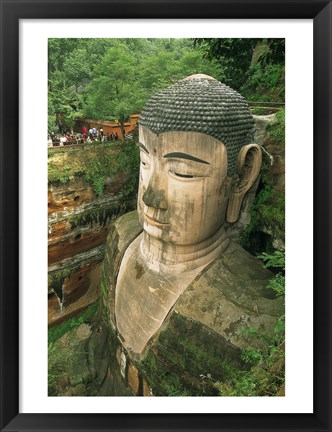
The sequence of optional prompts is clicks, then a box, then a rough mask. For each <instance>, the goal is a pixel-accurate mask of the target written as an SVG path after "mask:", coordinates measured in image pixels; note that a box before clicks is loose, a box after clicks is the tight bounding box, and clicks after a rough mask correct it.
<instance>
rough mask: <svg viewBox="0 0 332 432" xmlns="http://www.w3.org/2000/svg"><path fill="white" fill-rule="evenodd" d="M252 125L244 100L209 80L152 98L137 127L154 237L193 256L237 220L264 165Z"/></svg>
mask: <svg viewBox="0 0 332 432" xmlns="http://www.w3.org/2000/svg"><path fill="white" fill-rule="evenodd" d="M253 126H254V121H253V117H252V115H251V114H250V111H249V108H248V105H247V103H246V101H245V100H244V98H243V97H242V96H241V95H240V94H239V93H237V92H236V91H234V90H232V89H231V88H230V87H228V86H226V85H224V84H222V83H220V82H219V81H217V80H216V79H214V78H212V77H210V76H207V75H192V76H189V77H187V78H185V79H183V80H181V81H179V82H177V83H176V84H174V85H172V86H171V87H169V88H167V89H165V90H163V91H161V92H160V93H158V94H156V95H154V96H153V97H152V98H151V99H150V101H149V102H148V103H147V105H146V107H145V109H144V111H143V112H142V116H141V119H140V124H139V146H140V157H141V166H140V181H139V193H138V214H139V219H140V222H141V223H142V225H143V229H144V232H145V233H147V234H148V236H149V237H150V238H152V239H158V240H160V241H161V242H162V243H163V244H166V245H169V246H170V247H174V246H180V247H181V246H183V247H185V246H188V247H190V248H192V250H193V251H194V250H196V249H199V248H200V246H199V245H204V247H206V246H207V247H208V246H209V243H211V242H213V241H215V236H216V233H220V230H221V229H222V227H223V226H224V225H225V223H234V222H236V221H237V219H238V217H239V212H240V208H241V204H242V201H243V198H244V196H245V194H246V193H247V192H248V190H249V189H250V188H251V187H252V185H253V184H254V182H255V181H256V179H257V177H258V174H259V171H260V166H261V151H260V148H259V146H257V145H256V144H253V133H254V127H253Z"/></svg>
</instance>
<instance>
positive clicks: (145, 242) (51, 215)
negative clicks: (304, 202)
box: [47, 38, 286, 396]
mask: <svg viewBox="0 0 332 432" xmlns="http://www.w3.org/2000/svg"><path fill="white" fill-rule="evenodd" d="M47 140H48V141H47V145H48V317H49V323H48V324H49V329H48V353H49V356H48V360H49V369H48V394H49V396H284V395H285V388H286V386H285V307H284V306H285V39H268V38H266V39H264V38H255V39H250V38H245V39H244V38H238V39H213V38H210V39H203V38H197V39H172V38H169V39H158V38H155V39H153V38H149V39H143V38H136V39H134V38H127V39H99V38H94V39H91V38H90V39H78V38H77V39H75V38H71V39H68V38H56V39H49V40H48V136H47Z"/></svg>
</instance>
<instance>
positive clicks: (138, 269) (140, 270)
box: [135, 261, 145, 280]
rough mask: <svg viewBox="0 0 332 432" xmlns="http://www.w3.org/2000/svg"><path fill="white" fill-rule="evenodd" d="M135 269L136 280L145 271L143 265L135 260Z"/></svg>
mask: <svg viewBox="0 0 332 432" xmlns="http://www.w3.org/2000/svg"><path fill="white" fill-rule="evenodd" d="M135 270H136V280H139V279H141V277H142V276H143V275H144V273H145V270H144V268H143V266H142V265H141V264H140V263H139V262H137V261H136V263H135Z"/></svg>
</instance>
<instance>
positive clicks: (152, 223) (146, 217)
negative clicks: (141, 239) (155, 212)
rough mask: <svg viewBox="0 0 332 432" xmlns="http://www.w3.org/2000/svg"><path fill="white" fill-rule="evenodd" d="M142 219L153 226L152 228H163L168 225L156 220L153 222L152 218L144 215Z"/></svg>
mask: <svg viewBox="0 0 332 432" xmlns="http://www.w3.org/2000/svg"><path fill="white" fill-rule="evenodd" d="M144 218H145V220H146V221H147V222H148V223H149V224H150V225H154V226H156V227H162V226H165V225H169V224H168V223H165V222H159V221H157V220H155V219H152V218H151V217H149V216H148V215H147V214H146V213H144Z"/></svg>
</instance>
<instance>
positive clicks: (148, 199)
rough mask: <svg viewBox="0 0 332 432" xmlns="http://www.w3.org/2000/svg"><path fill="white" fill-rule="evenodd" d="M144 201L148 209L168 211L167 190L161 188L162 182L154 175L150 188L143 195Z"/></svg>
mask: <svg viewBox="0 0 332 432" xmlns="http://www.w3.org/2000/svg"><path fill="white" fill-rule="evenodd" d="M142 200H143V202H144V204H145V205H146V206H148V207H153V208H156V209H160V210H167V208H168V205H167V198H166V191H165V188H162V187H161V184H160V181H159V180H158V178H156V176H155V175H153V176H152V177H151V179H150V181H149V185H148V188H147V189H146V191H145V192H144V193H143V196H142Z"/></svg>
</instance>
